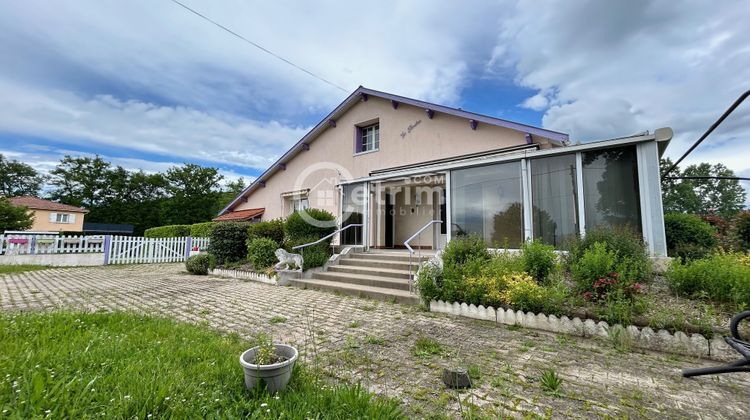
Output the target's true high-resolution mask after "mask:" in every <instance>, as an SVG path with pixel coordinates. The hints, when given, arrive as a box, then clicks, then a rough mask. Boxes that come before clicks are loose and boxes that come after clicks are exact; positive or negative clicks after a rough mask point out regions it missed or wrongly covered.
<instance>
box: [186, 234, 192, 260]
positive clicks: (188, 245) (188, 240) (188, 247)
mask: <svg viewBox="0 0 750 420" xmlns="http://www.w3.org/2000/svg"><path fill="white" fill-rule="evenodd" d="M191 249H193V237H192V236H188V237H187V238H185V260H186V261H187V259H188V258H190V250H191Z"/></svg>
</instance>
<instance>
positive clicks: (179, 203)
mask: <svg viewBox="0 0 750 420" xmlns="http://www.w3.org/2000/svg"><path fill="white" fill-rule="evenodd" d="M164 179H165V180H166V182H167V186H166V190H167V193H168V194H169V199H168V200H166V201H165V202H164V206H163V207H162V210H163V212H162V214H163V216H164V217H163V221H164V223H165V224H191V223H199V222H205V221H207V220H211V218H212V217H213V216H214V215H215V210H216V203H217V202H218V201H219V199H220V197H221V191H220V189H219V182H221V180H222V179H224V177H223V176H222V175H220V174H219V171H218V169H216V168H204V167H201V166H198V165H196V164H193V163H186V164H184V165H182V166H174V167H172V168H169V170H167V173H166V174H165V175H164Z"/></svg>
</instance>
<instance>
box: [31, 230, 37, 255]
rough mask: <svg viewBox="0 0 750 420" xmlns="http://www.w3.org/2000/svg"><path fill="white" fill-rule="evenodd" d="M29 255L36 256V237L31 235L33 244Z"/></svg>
mask: <svg viewBox="0 0 750 420" xmlns="http://www.w3.org/2000/svg"><path fill="white" fill-rule="evenodd" d="M29 254H32V255H34V254H36V235H31V242H29Z"/></svg>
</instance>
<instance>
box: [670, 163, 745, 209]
mask: <svg viewBox="0 0 750 420" xmlns="http://www.w3.org/2000/svg"><path fill="white" fill-rule="evenodd" d="M660 166H661V169H662V173H664V172H665V171H666V169H667V168H669V167H671V166H672V161H671V160H670V159H662V161H661V165H660ZM667 176H672V177H675V176H722V177H732V176H735V173H734V171H732V170H731V169H729V168H727V167H726V166H724V165H723V164H721V163H717V164H715V165H711V164H708V163H700V164H698V165H690V166H688V167H687V168H685V170H684V171H680V169H679V168H675V170H674V171H672V172H670V173H669V174H668V175H667ZM661 187H662V194H663V203H664V211H665V212H679V213H694V214H719V215H721V216H723V217H726V218H728V217H732V216H734V215H735V214H737V212H739V211H740V210H742V209H743V208H744V206H745V200H746V199H747V193H746V192H745V190H744V189H743V188H742V186H741V185H740V182H739V181H738V180H728V179H681V180H673V179H664V178H662V181H661Z"/></svg>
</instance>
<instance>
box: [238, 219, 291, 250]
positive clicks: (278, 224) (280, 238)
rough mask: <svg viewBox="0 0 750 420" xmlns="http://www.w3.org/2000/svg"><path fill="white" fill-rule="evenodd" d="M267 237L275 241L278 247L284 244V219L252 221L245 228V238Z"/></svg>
mask: <svg viewBox="0 0 750 420" xmlns="http://www.w3.org/2000/svg"><path fill="white" fill-rule="evenodd" d="M255 238H268V239H271V240H272V241H274V242H276V245H277V246H278V247H281V246H283V245H284V221H283V220H282V219H273V220H269V221H266V222H258V223H253V224H251V225H250V226H249V227H248V228H247V239H248V240H250V241H252V240H253V239H255Z"/></svg>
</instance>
